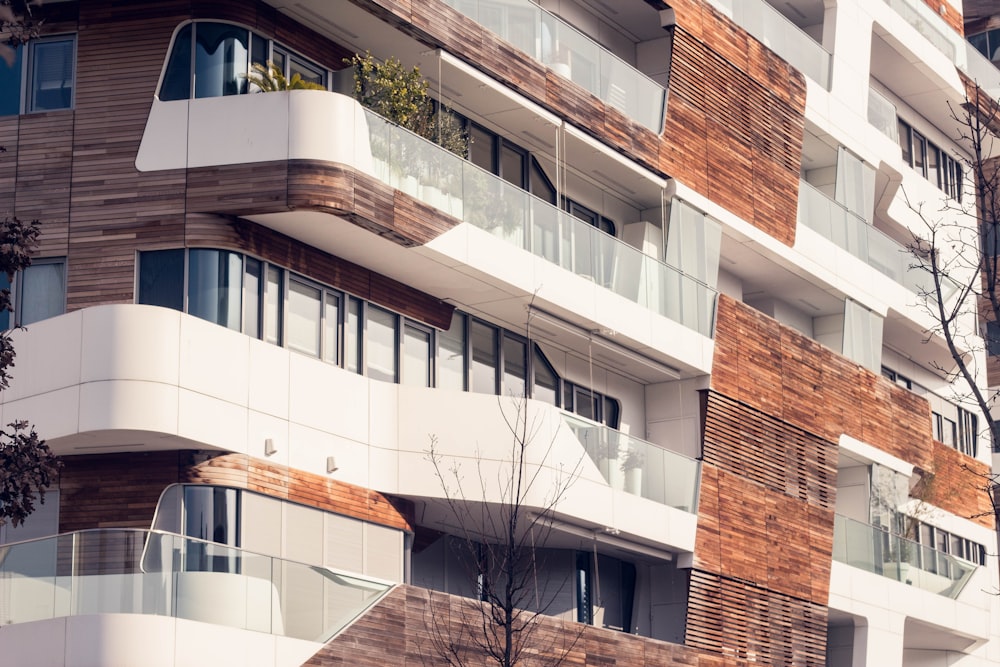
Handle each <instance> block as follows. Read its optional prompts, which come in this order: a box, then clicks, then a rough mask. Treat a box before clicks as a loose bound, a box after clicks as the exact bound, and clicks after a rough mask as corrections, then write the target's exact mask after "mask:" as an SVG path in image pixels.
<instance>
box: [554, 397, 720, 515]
mask: <svg viewBox="0 0 1000 667" xmlns="http://www.w3.org/2000/svg"><path fill="white" fill-rule="evenodd" d="M563 421H564V422H565V423H566V425H567V426H569V428H570V430H571V431H572V432H573V434H574V435H575V436H576V438H577V439H578V440H579V441H580V444H581V445H583V448H584V450H585V451H586V452H587V456H588V457H590V460H591V461H593V462H594V464H595V465H596V466H597V468H598V470H600V472H601V476H602V477H604V480H605V481H606V482H607V483H608V485H609V486H610V487H611V488H612V489H615V490H617V491H624V492H625V493H630V494H633V495H636V496H641V497H643V498H647V499H649V500H652V501H654V502H657V503H660V504H662V505H667V506H668V507H673V508H675V509H679V510H682V511H684V512H690V513H692V514H694V513H696V512H697V502H698V481H699V480H700V479H701V475H700V469H699V463H698V461H696V460H694V459H691V458H688V457H686V456H684V455H682V454H678V453H676V452H672V451H670V450H668V449H664V448H663V447H660V446H658V445H654V444H653V443H651V442H646V441H645V440H640V439H639V438H634V437H632V436H630V435H627V434H625V433H621V432H619V431H616V430H614V429H611V428H608V427H607V426H603V425H601V424H595V423H594V422H590V421H585V420H582V419H579V418H577V417H575V416H572V415H569V414H566V413H564V414H563Z"/></svg>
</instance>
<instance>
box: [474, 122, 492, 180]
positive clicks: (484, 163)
mask: <svg viewBox="0 0 1000 667" xmlns="http://www.w3.org/2000/svg"><path fill="white" fill-rule="evenodd" d="M469 161H471V162H472V164H474V165H477V166H478V167H481V168H482V169H485V170H486V171H488V172H490V173H495V172H496V166H495V165H496V142H495V141H494V138H493V134H492V133H491V132H487V131H486V130H484V129H483V128H481V127H479V126H478V125H471V126H470V127H469Z"/></svg>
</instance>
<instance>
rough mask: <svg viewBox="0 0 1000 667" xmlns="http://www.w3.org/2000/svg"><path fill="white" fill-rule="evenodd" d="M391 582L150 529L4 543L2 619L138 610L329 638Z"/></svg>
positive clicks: (0, 557) (294, 635) (286, 634)
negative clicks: (6, 544) (5, 544)
mask: <svg viewBox="0 0 1000 667" xmlns="http://www.w3.org/2000/svg"><path fill="white" fill-rule="evenodd" d="M390 588H391V585H390V584H387V583H383V582H380V581H376V580H372V579H367V578H363V577H357V576H353V575H345V574H339V573H336V572H333V571H332V570H329V569H326V568H322V567H315V566H311V565H304V564H302V563H296V562H293V561H289V560H284V559H281V558H273V557H270V556H262V555H258V554H253V553H250V552H247V551H243V550H242V549H237V548H233V547H227V546H225V545H221V544H216V543H213V542H204V541H201V540H195V539H191V538H186V537H182V536H180V535H174V534H170V533H160V532H154V531H149V530H131V529H102V530H89V531H78V532H74V533H66V534H63V535H58V536H54V537H48V538H43V539H39V540H33V541H28V542H20V543H17V544H11V545H8V546H4V547H0V600H3V601H4V605H3V606H2V607H0V609H2V616H0V623H2V624H3V625H10V624H17V623H28V622H31V621H41V620H46V619H53V618H60V617H67V616H83V615H93V614H142V615H150V616H160V617H168V618H176V619H187V620H191V621H200V622H202V623H210V624H213V625H221V626H227V627H232V628H237V629H240V630H251V631H256V632H261V633H268V634H272V635H278V636H281V637H290V638H295V639H303V640H308V641H313V642H326V641H329V640H330V639H331V638H332V637H333V636H334V635H336V634H337V633H338V632H339V631H340V630H341V629H342V628H344V626H346V625H347V624H348V623H350V622H351V621H352V620H354V619H355V618H357V617H358V616H359V615H360V614H361V613H363V612H364V611H365V610H367V609H368V608H369V607H371V606H372V605H373V604H375V603H376V602H378V600H379V599H381V597H382V596H383V595H384V594H385V593H387V592H388V591H389V589H390Z"/></svg>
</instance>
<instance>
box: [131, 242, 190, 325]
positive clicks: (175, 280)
mask: <svg viewBox="0 0 1000 667" xmlns="http://www.w3.org/2000/svg"><path fill="white" fill-rule="evenodd" d="M137 302H138V303H145V304H149V305H151V306H163V307H164V308H173V309H174V310H184V250H183V249H177V250H153V251H150V252H142V253H139V298H138V300H137Z"/></svg>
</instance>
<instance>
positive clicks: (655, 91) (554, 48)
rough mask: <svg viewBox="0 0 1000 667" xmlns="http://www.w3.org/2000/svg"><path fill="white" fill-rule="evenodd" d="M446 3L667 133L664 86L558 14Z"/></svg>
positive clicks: (511, 1) (493, 3)
mask: <svg viewBox="0 0 1000 667" xmlns="http://www.w3.org/2000/svg"><path fill="white" fill-rule="evenodd" d="M444 2H445V3H446V4H448V5H449V6H451V7H453V8H454V9H456V10H457V11H459V12H461V13H462V14H464V15H465V16H467V17H469V18H470V19H472V20H473V21H476V22H477V23H479V25H481V26H483V27H484V28H486V29H487V30H489V31H490V32H492V33H494V34H496V35H498V36H499V37H501V38H502V39H505V40H507V41H508V42H510V43H511V44H513V45H514V46H515V47H517V48H518V49H520V50H521V51H523V52H524V53H527V54H528V55H529V56H531V57H532V58H533V59H535V60H537V61H538V62H540V63H542V64H543V65H545V66H546V67H548V68H549V69H551V70H552V71H553V72H555V73H556V74H559V75H560V76H563V77H565V78H567V79H570V80H571V81H573V83H576V84H577V85H579V86H581V87H582V88H584V89H586V90H587V91H588V92H590V93H591V94H592V95H594V96H595V97H597V98H598V99H600V100H601V101H602V102H604V103H605V104H607V105H609V106H612V107H615V108H616V109H618V110H619V111H621V112H622V113H624V114H625V115H626V116H628V117H629V118H631V119H632V120H634V121H636V122H637V123H639V124H640V125H642V126H644V127H647V128H649V129H650V130H652V131H653V132H655V133H657V134H659V133H660V132H661V131H662V130H663V119H664V115H665V113H666V105H667V91H666V90H665V89H664V88H663V86H661V85H660V84H658V83H656V82H655V81H653V80H652V79H651V78H649V77H648V76H646V75H645V74H643V73H642V72H640V71H639V70H637V69H636V68H635V67H633V66H632V65H630V64H628V63H627V62H625V61H624V60H622V59H621V58H619V57H618V56H616V55H615V54H613V53H612V52H611V51H609V50H608V49H606V48H604V47H603V46H601V45H600V44H599V43H597V42H596V41H594V40H593V39H591V38H590V37H588V36H587V35H585V34H583V33H582V32H580V31H579V30H577V29H576V28H575V27H573V26H572V25H570V24H569V23H567V22H566V21H564V20H562V19H561V18H559V17H558V16H556V15H555V14H551V13H550V12H547V11H546V10H544V9H542V8H541V7H539V6H538V5H537V4H535V3H533V2H531V1H530V0H500V1H499V2H498V1H497V0H488V1H483V2H480V0H444Z"/></svg>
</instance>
